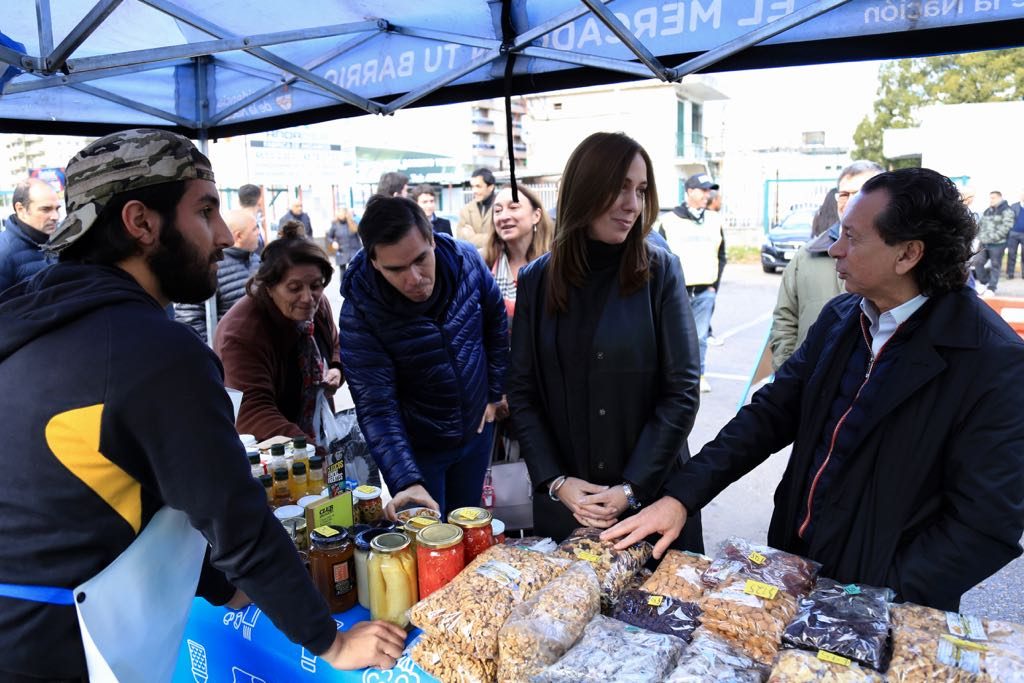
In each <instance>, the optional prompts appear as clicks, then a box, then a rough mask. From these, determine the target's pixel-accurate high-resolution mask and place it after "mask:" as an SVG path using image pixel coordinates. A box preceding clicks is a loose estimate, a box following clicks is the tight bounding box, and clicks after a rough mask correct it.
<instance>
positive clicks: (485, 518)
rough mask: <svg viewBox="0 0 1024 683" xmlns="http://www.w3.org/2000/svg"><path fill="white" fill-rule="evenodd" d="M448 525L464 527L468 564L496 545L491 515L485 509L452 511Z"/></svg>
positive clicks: (467, 508) (468, 508) (470, 508)
mask: <svg viewBox="0 0 1024 683" xmlns="http://www.w3.org/2000/svg"><path fill="white" fill-rule="evenodd" d="M448 523H449V524H455V525H456V526H459V527H462V531H463V534H464V542H465V544H466V564H469V563H470V562H472V561H473V559H474V558H475V557H476V556H477V555H479V554H480V553H482V552H484V551H485V550H487V549H488V548H490V547H491V546H492V545H494V536H493V534H492V532H491V513H490V512H488V511H487V510H484V509H483V508H476V507H465V508H457V509H455V510H452V511H451V512H450V513H449V514H448Z"/></svg>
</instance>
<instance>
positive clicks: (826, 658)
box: [818, 650, 852, 666]
mask: <svg viewBox="0 0 1024 683" xmlns="http://www.w3.org/2000/svg"><path fill="white" fill-rule="evenodd" d="M818 659H820V660H821V661H823V662H831V663H832V664H838V665H839V666H850V664H851V663H852V662H851V660H849V659H847V658H846V657H840V656H839V655H834V654H832V653H831V652H826V651H825V650H818Z"/></svg>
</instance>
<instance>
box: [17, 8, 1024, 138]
mask: <svg viewBox="0 0 1024 683" xmlns="http://www.w3.org/2000/svg"><path fill="white" fill-rule="evenodd" d="M5 7H6V9H5V11H4V12H3V16H2V17H0V131H3V132H35V133H57V134H86V135H96V134H102V133H105V132H109V131H111V130H116V129H119V128H124V127H127V126H139V125H146V126H160V127H167V128H171V129H174V130H177V131H179V132H181V133H184V134H186V135H189V136H191V137H193V138H199V139H205V138H208V137H210V138H216V137H221V136H227V135H234V134H241V133H249V132H257V131H262V130H269V129H275V128H282V127H286V126H293V125H299V124H306V123H313V122H317V121H323V120H328V119H335V118H342V117H346V116H352V115H358V114H363V113H366V112H371V113H379V114H388V113H392V112H394V111H396V110H398V109H401V108H403V107H408V106H412V105H427V104H439V103H444V102H453V101H459V100H468V99H476V98H485V97H492V96H495V95H500V94H502V93H503V92H504V91H505V88H506V87H507V88H508V90H509V91H510V92H515V93H526V92H539V91H543V90H550V89H556V88H565V87H572V86H582V85H591V84H596V83H601V82H612V81H621V80H628V79H637V78H649V77H652V76H654V77H657V78H660V79H662V80H665V81H672V80H678V79H680V78H682V77H683V76H685V75H686V74H689V73H693V72H696V71H708V70H715V69H718V70H721V69H741V68H754V67H767V66H783V65H793V64H805V63H818V62H836V61H844V60H852V59H867V58H881V57H899V56H910V55H919V54H934V53H939V52H954V51H970V50H976V49H986V48H997V47H1011V46H1016V45H1019V44H1021V42H1022V39H1021V36H1024V0H810V1H808V0H684V1H681V2H670V1H668V0H613V1H602V0H440V1H437V2H423V1H422V0H301V1H299V2H291V3H289V2H281V1H280V0H274V1H273V2H270V1H266V0H250V1H249V2H245V3H242V2H238V1H237V0H95V1H94V0H6V3H5ZM510 57H511V59H509V58H510ZM508 62H512V65H511V66H512V68H511V69H508V70H506V67H507V66H508ZM506 71H508V74H507V77H506Z"/></svg>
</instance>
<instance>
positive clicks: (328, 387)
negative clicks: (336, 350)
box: [320, 368, 341, 395]
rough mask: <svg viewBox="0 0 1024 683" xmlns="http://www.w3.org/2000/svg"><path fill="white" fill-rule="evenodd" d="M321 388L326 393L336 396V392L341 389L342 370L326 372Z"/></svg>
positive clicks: (332, 369) (335, 369)
mask: <svg viewBox="0 0 1024 683" xmlns="http://www.w3.org/2000/svg"><path fill="white" fill-rule="evenodd" d="M320 386H322V387H323V388H324V393H326V394H330V395H334V392H336V391H337V390H338V388H339V387H341V370H339V369H338V368H331V369H330V370H328V371H327V372H325V373H324V378H323V379H322V380H320Z"/></svg>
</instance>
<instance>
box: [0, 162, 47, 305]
mask: <svg viewBox="0 0 1024 683" xmlns="http://www.w3.org/2000/svg"><path fill="white" fill-rule="evenodd" d="M12 199H13V200H14V213H12V214H11V215H10V216H9V217H8V218H7V220H6V221H4V228H5V229H4V232H3V233H0V292H2V291H4V290H5V289H7V288H8V287H11V286H12V285H14V284H16V283H18V282H21V281H22V280H27V279H28V278H30V277H32V276H33V275H35V274H36V273H37V272H39V271H40V270H42V269H43V268H44V267H45V266H46V265H47V260H46V255H45V254H43V252H42V250H41V247H42V245H43V244H45V243H46V240H47V239H48V238H49V237H50V235H51V234H52V233H53V231H54V229H56V227H57V220H58V219H59V218H60V199H59V198H58V197H57V193H56V192H54V191H53V188H52V187H50V186H49V185H48V184H47V183H45V182H43V181H42V180H39V179H37V178H29V179H28V180H23V181H21V182H20V183H18V186H17V187H15V188H14V196H13V197H12Z"/></svg>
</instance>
